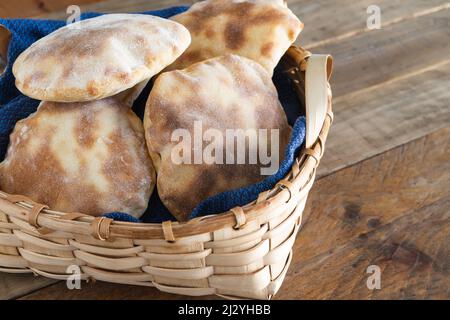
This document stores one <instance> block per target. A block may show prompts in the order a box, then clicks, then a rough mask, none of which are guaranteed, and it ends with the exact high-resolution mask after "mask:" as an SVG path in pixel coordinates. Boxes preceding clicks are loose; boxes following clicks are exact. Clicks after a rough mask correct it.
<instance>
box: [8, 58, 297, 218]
mask: <svg viewBox="0 0 450 320" xmlns="http://www.w3.org/2000/svg"><path fill="white" fill-rule="evenodd" d="M285 71H286V67H285V66H283V64H281V63H280V65H279V66H277V68H276V69H275V71H274V76H273V82H274V84H275V87H276V88H277V91H278V95H279V99H280V102H281V104H282V106H283V109H284V111H285V112H286V116H287V118H288V122H289V125H291V126H293V125H294V124H295V122H296V120H297V119H298V118H299V117H301V116H304V112H305V111H304V110H305V108H304V99H301V98H300V97H299V94H298V93H297V92H296V91H295V89H294V85H293V83H292V80H291V79H290V78H289V76H288V73H287V72H285ZM151 86H152V84H151V82H150V83H149V84H148V85H147V86H146V88H145V89H144V90H143V92H142V93H141V94H140V95H139V97H138V98H137V99H136V101H135V102H134V104H133V110H134V112H135V113H136V114H137V115H138V116H139V118H140V119H142V118H143V115H144V110H145V103H146V100H147V97H148V95H149V93H150V90H151ZM302 98H303V97H302ZM31 108H34V110H30V112H34V111H35V108H37V103H34V104H33V106H32V107H31ZM30 112H28V113H24V114H23V116H22V117H19V119H17V120H20V119H21V118H25V117H27V116H28V114H29V113H30ZM5 153H6V150H0V155H2V156H1V158H2V159H1V160H3V158H4V155H5ZM248 187H250V186H248ZM248 187H247V188H248ZM243 189H246V188H242V189H240V190H243ZM230 192H231V193H232V192H238V190H231V191H227V193H230ZM255 199H256V197H255ZM255 199H252V200H255ZM205 201H208V199H206V200H205ZM205 201H204V202H202V203H201V204H199V205H200V206H201V205H202V204H204V203H205ZM244 204H245V203H242V204H239V205H244ZM233 206H234V205H231V206H230V208H227V209H226V210H229V209H231V207H233ZM226 210H224V211H226ZM210 211H211V210H210ZM221 212H223V211H217V212H208V214H211V213H221ZM105 214H107V216H108V217H109V218H113V219H115V220H119V221H131V222H145V223H161V222H163V221H167V220H172V221H176V219H175V218H174V217H173V216H172V215H171V214H170V212H169V211H168V210H167V208H166V207H165V206H164V204H163V203H162V202H161V200H160V198H159V196H158V192H157V188H156V187H155V191H154V192H153V194H152V196H151V198H150V200H149V205H148V207H147V210H146V212H145V213H144V215H143V216H142V217H141V219H140V221H138V220H136V219H135V218H133V217H132V216H130V215H128V214H124V213H109V214H108V213H105Z"/></svg>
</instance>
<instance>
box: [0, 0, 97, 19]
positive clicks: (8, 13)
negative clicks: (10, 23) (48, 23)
mask: <svg viewBox="0 0 450 320" xmlns="http://www.w3.org/2000/svg"><path fill="white" fill-rule="evenodd" d="M96 1H99V0H76V1H73V0H39V1H31V0H3V1H1V2H0V17H2V18H23V17H31V16H38V15H45V14H49V13H52V12H55V11H58V12H62V11H65V10H66V8H67V7H68V6H69V5H71V4H77V5H82V4H86V3H92V2H96ZM74 2H76V3H74Z"/></svg>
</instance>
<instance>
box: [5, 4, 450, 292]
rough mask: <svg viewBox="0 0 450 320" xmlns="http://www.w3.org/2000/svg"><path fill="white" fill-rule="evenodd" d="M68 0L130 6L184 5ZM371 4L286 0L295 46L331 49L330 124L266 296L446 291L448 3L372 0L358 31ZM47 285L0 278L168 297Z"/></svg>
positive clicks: (11, 11) (16, 9)
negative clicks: (298, 26)
mask: <svg viewBox="0 0 450 320" xmlns="http://www.w3.org/2000/svg"><path fill="white" fill-rule="evenodd" d="M74 2H76V3H77V4H80V7H81V8H82V10H83V11H99V12H137V11H144V10H152V9H157V8H163V7H168V6H172V5H179V4H190V3H192V2H194V1H178V0H168V1H162V0H155V1H148V0H106V1H95V0H92V1H89V0H85V1H79V0H77V1H74ZM372 2H373V1H370V0H361V1H356V2H355V1H350V0H336V1H328V0H291V1H288V5H289V7H290V8H291V9H292V10H293V11H294V12H295V13H296V14H297V15H298V16H299V17H300V19H301V20H302V21H303V22H304V23H305V29H304V31H303V32H302V34H301V37H300V38H299V40H298V43H300V44H301V45H302V46H305V47H306V48H308V49H309V50H311V51H312V52H314V53H331V54H332V55H333V56H334V60H335V71H334V76H333V80H332V88H333V93H334V112H335V122H334V125H333V127H332V130H331V132H330V135H329V139H328V142H327V147H326V152H325V156H324V158H323V159H322V163H321V165H320V167H319V179H318V181H317V182H316V184H315V185H314V187H313V189H312V192H311V195H310V199H309V200H308V206H307V208H306V211H305V216H304V222H303V226H302V230H301V232H300V233H299V236H298V239H297V242H296V244H295V247H294V258H293V261H292V264H291V267H290V269H289V272H288V275H287V279H286V281H285V283H284V284H283V286H282V288H281V289H280V291H279V293H278V295H277V297H276V298H278V299H303V298H311V299H331V298H334V299H366V298H369V299H389V298H408V299H417V298H427V299H431V298H441V299H442V298H445V299H449V298H450V291H449V288H450V280H449V279H450V275H449V268H450V252H449V249H448V248H449V242H450V222H449V221H450V219H449V218H450V217H449V212H450V192H449V190H450V183H449V182H450V176H449V173H450V167H449V163H450V153H449V150H450V141H449V140H450V90H449V89H448V88H450V59H449V57H450V28H449V26H450V2H449V1H439V0H408V1H404V0H380V1H377V3H376V4H377V5H378V6H380V8H381V13H382V16H381V17H382V28H381V29H380V30H368V29H367V27H366V19H367V13H366V9H367V7H368V6H369V5H371V4H373V3H372ZM39 3H44V4H45V5H44V6H42V5H40V4H39ZM36 4H38V5H37V6H36ZM66 5H67V2H66V1H56V0H55V1H50V0H47V1H40V2H38V1H26V0H16V1H2V2H1V4H0V16H1V17H16V16H33V17H41V18H43V17H50V18H64V17H66V13H65V6H66ZM42 7H44V8H45V9H42ZM36 8H38V9H36ZM39 8H41V9H39ZM371 264H375V265H378V266H379V267H380V268H381V270H382V283H381V286H382V288H381V290H374V291H371V290H368V289H367V287H366V280H367V277H368V274H367V273H366V269H367V266H369V265H371ZM53 283H54V281H52V280H48V279H44V278H35V277H33V276H32V275H11V274H5V273H0V298H3V299H8V298H17V297H23V298H24V299H56V298H66V299H129V298H133V299H177V298H180V296H176V295H169V294H165V293H161V292H158V291H157V290H156V289H153V288H141V287H130V286H122V285H114V284H109V283H102V282H97V283H89V284H83V286H82V288H83V289H82V290H72V291H69V290H67V289H66V287H65V284H64V283H57V284H53ZM40 288H43V289H40ZM39 289H40V290H39Z"/></svg>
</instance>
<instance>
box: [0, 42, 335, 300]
mask: <svg viewBox="0 0 450 320" xmlns="http://www.w3.org/2000/svg"><path fill="white" fill-rule="evenodd" d="M280 63H281V66H282V67H283V70H285V71H286V73H287V74H288V75H289V76H290V77H291V78H292V80H293V83H294V86H295V88H296V90H297V93H298V95H299V97H300V100H301V101H302V104H303V105H304V106H305V108H306V116H307V137H306V148H305V150H303V152H302V153H301V155H300V156H299V158H298V159H296V161H295V163H294V165H293V167H292V170H291V172H290V173H289V174H288V175H287V176H286V177H285V179H283V180H282V181H280V182H279V183H278V185H277V186H276V187H275V188H274V189H273V190H270V191H267V192H264V193H262V194H260V195H259V197H258V199H257V200H256V201H254V202H253V203H250V204H248V205H246V206H244V207H238V208H234V209H232V210H230V211H229V212H225V213H222V214H218V215H213V216H207V217H201V218H196V219H193V220H191V221H189V222H186V223H177V222H170V221H166V222H163V223H162V224H139V223H129V222H116V221H112V220H111V219H107V218H104V217H96V218H94V217H91V216H87V215H83V214H80V213H62V212H56V211H52V210H49V209H48V208H47V207H46V206H45V205H42V204H37V203H35V202H33V201H31V200H30V199H28V198H27V197H24V196H20V195H9V194H6V193H4V192H2V191H0V271H2V272H11V273H27V272H33V273H35V274H39V275H42V276H44V277H49V278H53V279H61V280H64V279H67V277H68V275H69V274H68V271H67V270H68V266H71V265H77V266H79V267H80V269H81V272H82V274H81V278H82V279H90V278H94V279H97V280H101V281H108V282H114V283H124V284H132V285H144V286H154V287H156V288H158V289H159V290H161V291H165V292H170V293H176V294H182V295H191V296H203V295H214V294H215V295H219V296H222V297H227V298H232V297H239V298H243V297H245V298H255V299H270V298H271V297H272V296H273V295H274V294H275V293H276V292H277V291H278V289H279V288H280V286H281V283H282V281H283V279H284V277H285V275H286V272H287V270H288V267H289V264H290V261H291V259H292V251H291V249H292V246H293V244H294V241H295V238H296V235H297V232H298V230H299V227H300V223H301V217H302V211H303V209H304V207H305V202H306V198H307V195H308V192H309V190H310V188H311V186H312V185H313V182H314V178H315V173H316V168H317V166H318V164H319V161H320V159H321V157H322V154H323V151H324V143H325V139H326V137H327V134H328V130H329V128H330V125H331V122H332V112H331V90H330V87H329V84H328V79H329V76H330V73H331V64H332V62H331V58H330V57H329V56H322V55H311V54H310V53H309V52H307V51H305V50H303V49H301V48H297V47H291V48H290V49H289V50H288V52H287V53H286V55H285V56H284V57H283V59H282V61H281V62H280ZM305 92H306V95H305ZM305 96H306V99H305Z"/></svg>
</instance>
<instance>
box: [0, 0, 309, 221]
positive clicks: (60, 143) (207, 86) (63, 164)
mask: <svg viewBox="0 0 450 320" xmlns="http://www.w3.org/2000/svg"><path fill="white" fill-rule="evenodd" d="M302 28H303V24H302V23H301V22H300V21H299V20H298V18H297V17H296V16H295V15H294V14H293V13H292V12H291V11H290V10H289V9H288V8H287V6H286V4H285V3H284V1H281V0H207V1H203V2H199V3H197V4H195V5H193V6H192V7H191V8H190V9H189V10H187V11H186V12H184V13H182V14H179V15H176V16H174V17H172V18H171V20H166V19H161V18H157V17H153V16H148V15H138V14H133V15H131V14H111V15H104V16H101V17H98V18H93V19H88V20H84V21H81V22H77V23H76V24H73V25H69V26H66V27H64V28H61V29H59V30H57V31H56V32H54V33H52V34H50V35H48V36H46V37H44V38H42V39H41V40H39V41H37V42H36V43H34V44H33V45H32V46H31V47H30V48H28V49H27V50H25V51H24V52H23V53H22V54H21V55H20V56H19V57H18V58H17V60H16V62H15V64H14V67H13V72H14V75H15V77H16V86H17V88H18V89H19V90H20V91H21V92H22V93H24V94H25V95H27V96H29V97H32V98H34V99H38V100H41V101H42V102H41V104H40V106H39V108H38V110H37V111H36V112H35V113H34V114H32V115H30V116H29V117H28V118H26V119H23V120H21V121H19V122H18V123H17V124H16V127H15V129H14V131H13V133H12V134H11V139H10V145H9V147H8V152H7V155H6V158H5V160H4V161H3V162H2V163H1V164H0V189H1V190H3V191H5V192H8V193H15V194H22V195H27V196H29V197H30V198H32V199H33V200H34V201H37V202H40V203H45V204H47V205H48V206H49V207H50V208H51V209H54V210H59V211H64V212H70V211H79V212H83V213H86V214H91V215H101V214H103V213H105V212H112V211H120V212H125V213H128V214H131V215H133V216H135V217H140V216H141V215H142V213H143V212H144V211H145V210H146V208H147V204H148V200H149V197H150V195H151V193H152V192H153V189H154V186H155V184H157V189H158V193H159V196H160V198H161V200H162V202H163V203H164V205H165V206H166V207H167V208H168V209H169V210H170V212H171V213H172V214H173V215H174V216H175V217H176V218H177V219H178V220H182V221H183V220H187V219H188V217H189V214H190V212H191V211H192V210H193V209H194V208H195V207H196V206H197V205H198V204H199V203H200V202H201V201H203V200H205V199H206V198H208V197H210V196H212V195H214V194H217V193H220V192H223V191H226V190H231V189H235V188H240V187H244V186H247V185H249V184H252V183H255V182H258V181H260V180H262V179H263V178H264V176H262V175H261V170H260V169H261V166H262V165H263V164H262V162H261V161H260V160H259V159H258V161H256V162H255V163H251V164H250V163H248V164H217V163H211V162H208V161H203V162H195V163H179V162H176V161H173V157H172V155H173V152H174V150H175V149H176V148H177V143H176V142H174V141H173V139H172V135H173V132H174V131H176V130H177V129H182V130H184V132H187V133H189V134H195V133H194V129H195V128H194V127H195V123H197V122H201V123H202V126H203V129H204V130H207V129H214V130H216V131H215V132H218V133H222V134H224V133H225V131H226V130H228V129H234V130H238V129H243V130H247V129H252V130H258V129H265V130H277V131H278V132H279V140H278V141H277V143H279V150H278V151H279V152H277V155H276V156H277V157H278V159H279V160H280V161H281V160H282V156H283V152H284V150H285V147H286V145H287V143H288V141H289V137H290V133H291V128H290V127H289V125H288V123H287V119H286V115H285V113H284V111H283V109H282V107H281V105H280V102H279V100H278V96H277V91H276V89H275V87H274V85H273V83H272V80H271V76H272V74H273V71H274V68H275V66H276V65H277V64H278V62H279V60H280V58H281V57H282V55H283V54H284V53H285V52H286V50H287V49H288V48H289V46H290V45H291V44H292V43H293V42H294V41H295V39H296V38H297V36H298V34H299V33H300V31H301V30H302ZM152 77H153V78H154V82H153V87H152V90H151V92H150V95H149V97H148V100H147V103H146V108H145V115H144V125H142V122H141V120H140V119H139V118H138V117H137V116H136V115H135V114H134V113H133V111H132V110H131V108H130V106H131V104H132V102H133V101H134V99H135V98H136V96H137V94H138V93H139V92H140V90H141V89H142V88H143V86H144V85H145V84H146V83H147V82H148V81H149V79H150V78H152ZM270 143H271V141H268V140H262V141H259V142H258V145H257V146H256V148H260V147H264V148H265V150H267V147H268V145H270ZM199 147H200V148H202V147H205V146H204V145H201V146H198V145H197V146H194V145H191V144H189V145H187V148H188V150H189V149H190V150H192V151H195V148H199ZM254 147H255V146H253V148H254ZM223 148H224V149H223V150H222V151H223V154H226V153H227V152H229V150H226V149H225V146H223ZM246 148H247V149H248V148H251V146H250V145H246ZM269 148H270V146H269ZM269 150H270V149H269ZM219 151H220V150H219ZM216 152H217V150H216ZM233 152H234V154H232V155H233V156H236V157H237V156H238V155H237V154H236V150H234V151H233ZM233 152H232V153H233Z"/></svg>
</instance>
